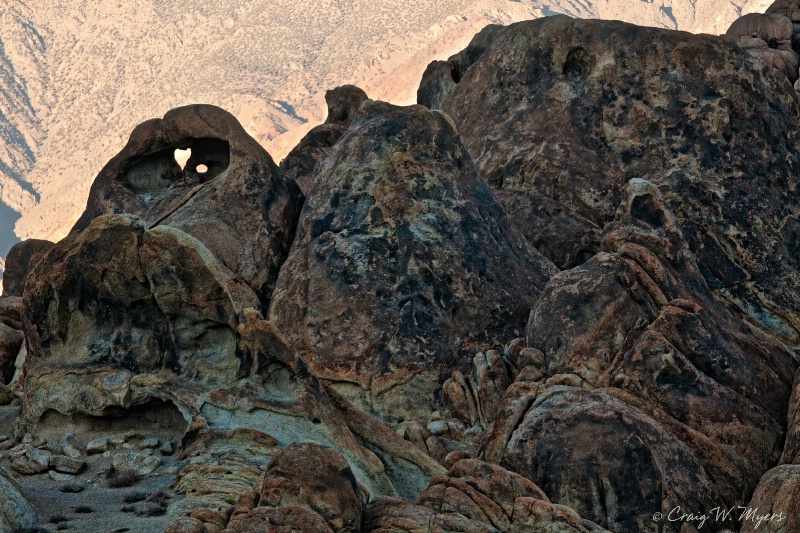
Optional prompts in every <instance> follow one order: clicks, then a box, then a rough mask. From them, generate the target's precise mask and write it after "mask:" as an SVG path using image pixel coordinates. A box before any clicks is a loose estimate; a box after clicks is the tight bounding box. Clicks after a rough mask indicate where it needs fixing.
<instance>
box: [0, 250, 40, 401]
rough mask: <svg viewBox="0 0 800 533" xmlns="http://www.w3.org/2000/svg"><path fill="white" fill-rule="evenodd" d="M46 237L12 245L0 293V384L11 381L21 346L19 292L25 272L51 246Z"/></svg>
mask: <svg viewBox="0 0 800 533" xmlns="http://www.w3.org/2000/svg"><path fill="white" fill-rule="evenodd" d="M52 246H53V243H51V242H49V241H40V240H35V239H31V240H27V241H23V242H21V243H18V244H16V245H14V246H13V247H12V248H11V250H10V251H9V253H8V263H7V270H6V272H5V276H4V277H3V293H2V295H0V385H4V384H8V383H10V382H11V380H12V378H13V377H14V374H15V373H16V370H17V366H18V363H21V361H19V356H20V353H21V352H22V351H23V350H24V346H23V345H24V340H25V336H24V334H23V333H22V316H21V315H22V295H23V292H24V290H25V280H26V279H27V277H28V272H29V271H30V270H31V269H32V268H33V267H34V266H36V263H38V262H39V261H40V260H41V259H42V257H44V255H45V254H46V253H47V252H48V251H49V250H50V248H52Z"/></svg>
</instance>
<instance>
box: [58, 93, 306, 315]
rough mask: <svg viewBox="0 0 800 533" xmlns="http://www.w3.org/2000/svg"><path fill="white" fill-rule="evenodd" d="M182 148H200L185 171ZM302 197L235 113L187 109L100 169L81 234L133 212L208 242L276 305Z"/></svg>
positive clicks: (149, 126)
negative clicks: (96, 222)
mask: <svg viewBox="0 0 800 533" xmlns="http://www.w3.org/2000/svg"><path fill="white" fill-rule="evenodd" d="M176 150H191V153H190V157H189V159H188V160H187V161H186V163H185V165H184V167H183V168H181V166H180V165H179V163H178V162H177V160H176V155H175V151H176ZM301 205H302V193H301V192H300V189H299V188H298V187H297V185H296V184H295V183H294V182H293V181H292V180H291V179H289V178H287V177H286V176H284V175H283V174H282V173H281V172H280V171H279V169H278V167H277V166H276V165H275V163H274V162H273V161H272V158H271V157H270V156H269V154H268V153H267V152H266V151H265V150H264V149H263V148H262V147H261V146H260V145H259V144H258V143H257V142H256V141H255V140H254V139H253V138H252V137H250V136H249V135H248V134H247V133H246V132H245V131H244V129H243V128H242V126H241V125H240V124H239V122H238V121H237V120H236V119H235V118H234V117H233V116H232V115H231V114H230V113H228V112H226V111H223V110H222V109H219V108H217V107H214V106H210V105H192V106H187V107H180V108H177V109H174V110H172V111H170V112H169V113H167V114H166V115H165V116H164V118H163V119H153V120H149V121H147V122H144V123H142V124H140V125H139V126H138V127H137V128H136V129H135V130H134V131H133V133H132V134H131V137H130V140H129V141H128V144H127V145H126V146H125V148H123V149H122V151H121V152H120V153H119V154H117V155H116V156H115V157H114V158H113V159H112V160H111V161H109V163H108V164H107V165H106V166H105V167H104V168H103V170H101V171H100V174H99V175H98V176H97V178H96V179H95V181H94V183H93V185H92V189H91V191H90V193H89V201H88V204H87V206H86V211H85V212H84V214H83V215H82V216H81V218H80V220H78V222H77V223H76V224H75V227H74V228H73V230H72V233H73V234H76V233H78V232H80V231H82V230H84V229H85V228H86V227H87V226H88V225H89V223H90V222H91V221H92V220H93V219H94V218H96V217H98V216H100V215H103V214H116V213H129V214H133V215H136V216H138V217H141V218H142V219H143V220H144V222H145V223H146V224H147V225H148V226H150V227H155V226H159V225H163V226H170V227H173V228H176V229H180V230H181V231H183V232H185V233H188V234H189V235H191V236H193V237H195V238H196V239H198V240H199V241H200V242H202V243H203V244H204V245H205V246H206V247H207V248H208V249H209V250H210V251H211V252H212V253H213V254H214V255H215V256H216V257H217V258H218V259H219V260H220V262H221V263H222V264H223V265H225V266H226V267H227V268H228V269H229V270H230V271H231V272H233V273H234V274H236V275H237V276H238V277H239V278H241V279H242V280H243V281H244V282H245V283H247V284H248V285H249V286H250V287H251V288H252V289H253V290H254V291H255V292H256V294H257V295H258V297H259V299H260V300H261V302H262V303H263V304H264V305H266V304H267V303H268V302H269V298H270V294H271V293H272V288H273V285H274V283H275V280H276V278H277V275H278V270H279V268H280V266H281V264H282V263H283V260H284V259H285V258H286V254H287V253H288V251H289V245H290V244H291V242H292V237H293V235H294V227H295V222H296V220H297V214H298V212H299V210H300V207H301Z"/></svg>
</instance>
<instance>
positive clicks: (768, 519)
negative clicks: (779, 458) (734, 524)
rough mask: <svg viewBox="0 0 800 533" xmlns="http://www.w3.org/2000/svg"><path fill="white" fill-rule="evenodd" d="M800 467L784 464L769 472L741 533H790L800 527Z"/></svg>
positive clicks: (753, 502) (758, 491) (753, 501)
mask: <svg viewBox="0 0 800 533" xmlns="http://www.w3.org/2000/svg"><path fill="white" fill-rule="evenodd" d="M799 506H800V466H798V465H780V466H778V467H775V468H773V469H772V470H770V471H769V472H767V473H766V474H765V475H764V477H762V478H761V482H760V483H759V485H758V488H756V490H755V492H754V493H753V498H752V499H751V500H750V504H749V505H748V506H747V509H748V511H750V510H751V509H752V510H753V511H754V512H752V513H751V514H750V515H748V516H747V519H745V520H743V521H742V529H741V530H740V531H741V533H755V532H756V531H766V532H768V533H788V532H789V531H797V529H798V528H800V514H798V510H799V509H800V507H799Z"/></svg>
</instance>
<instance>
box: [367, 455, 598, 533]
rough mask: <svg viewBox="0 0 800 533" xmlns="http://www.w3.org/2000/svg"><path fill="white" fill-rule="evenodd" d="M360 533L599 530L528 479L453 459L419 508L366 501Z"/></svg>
mask: <svg viewBox="0 0 800 533" xmlns="http://www.w3.org/2000/svg"><path fill="white" fill-rule="evenodd" d="M365 524H366V530H367V531H370V532H372V533H384V532H389V531H407V532H412V531H415V532H416V531H426V532H431V533H434V532H436V533H439V532H444V531H465V532H469V533H483V532H487V533H488V532H499V531H506V532H509V533H522V532H536V533H545V532H559V533H577V532H582V533H584V532H586V533H588V532H601V531H605V530H604V529H603V528H601V527H599V526H597V524H594V523H592V522H589V521H588V520H583V519H581V517H580V516H578V515H577V513H575V511H573V510H572V509H569V508H568V507H564V506H559V505H553V504H552V503H550V501H549V500H548V499H547V496H545V495H544V493H543V492H542V491H541V489H539V487H537V486H536V485H535V484H534V483H532V482H531V481H530V480H528V479H525V478H524V477H522V476H519V475H517V474H513V473H511V472H508V471H507V470H505V469H503V468H501V467H499V466H497V465H492V464H489V463H485V462H483V461H477V460H464V461H459V462H457V463H456V464H455V465H453V467H452V468H450V471H449V472H448V473H447V475H446V476H440V477H437V478H435V479H434V480H433V481H431V485H430V486H429V487H428V488H427V489H426V490H425V492H424V493H423V494H422V496H421V497H420V500H419V505H412V504H409V503H406V502H402V501H397V500H389V499H378V500H376V501H374V502H371V503H370V505H369V509H368V511H367V515H366V518H365Z"/></svg>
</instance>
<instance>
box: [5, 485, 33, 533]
mask: <svg viewBox="0 0 800 533" xmlns="http://www.w3.org/2000/svg"><path fill="white" fill-rule="evenodd" d="M36 523H37V520H36V513H35V512H34V510H33V507H31V505H30V504H29V503H28V501H27V500H26V499H25V497H24V496H22V494H21V493H20V488H19V485H17V484H16V483H15V482H14V481H12V480H11V476H10V475H8V473H7V472H5V471H3V470H0V531H2V532H3V533H14V532H16V531H24V530H26V529H29V528H33V527H34V526H35V525H36Z"/></svg>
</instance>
